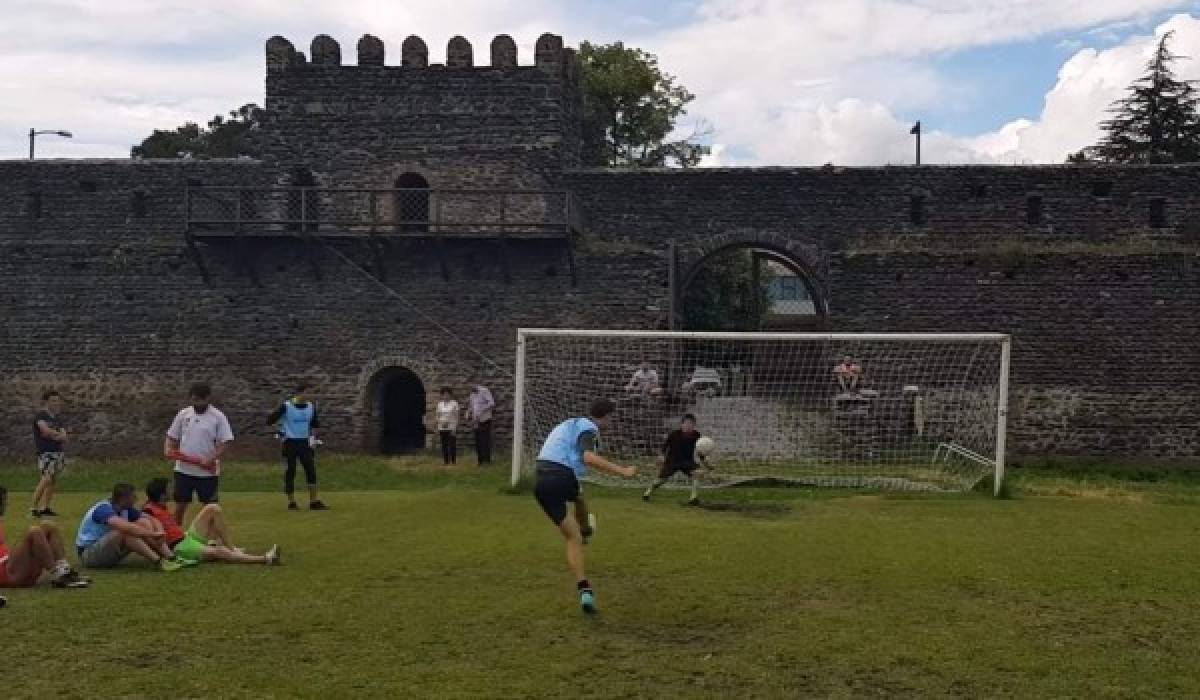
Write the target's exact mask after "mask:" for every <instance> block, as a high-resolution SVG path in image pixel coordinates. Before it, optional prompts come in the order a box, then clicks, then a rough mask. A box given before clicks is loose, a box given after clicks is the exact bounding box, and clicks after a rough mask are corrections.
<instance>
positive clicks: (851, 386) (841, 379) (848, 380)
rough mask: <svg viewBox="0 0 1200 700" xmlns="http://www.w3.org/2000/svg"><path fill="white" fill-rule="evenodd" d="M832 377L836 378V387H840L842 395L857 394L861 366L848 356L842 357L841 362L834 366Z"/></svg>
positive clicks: (861, 371) (861, 374)
mask: <svg viewBox="0 0 1200 700" xmlns="http://www.w3.org/2000/svg"><path fill="white" fill-rule="evenodd" d="M833 375H834V376H835V377H837V381H838V386H839V387H841V389H842V393H844V394H853V393H857V392H858V390H859V389H860V388H861V385H862V379H863V369H862V365H861V364H859V363H858V361H857V360H855V359H854V358H853V357H851V356H850V355H846V356H845V357H843V358H842V361H841V362H839V363H838V364H837V365H836V366H834V368H833Z"/></svg>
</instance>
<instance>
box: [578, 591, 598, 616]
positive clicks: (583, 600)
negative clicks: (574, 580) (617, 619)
mask: <svg viewBox="0 0 1200 700" xmlns="http://www.w3.org/2000/svg"><path fill="white" fill-rule="evenodd" d="M579 607H581V608H583V611H584V612H585V613H587V614H588V615H591V614H592V613H594V612H596V594H595V593H593V592H592V589H590V588H585V589H583V590H582V591H580V592H579Z"/></svg>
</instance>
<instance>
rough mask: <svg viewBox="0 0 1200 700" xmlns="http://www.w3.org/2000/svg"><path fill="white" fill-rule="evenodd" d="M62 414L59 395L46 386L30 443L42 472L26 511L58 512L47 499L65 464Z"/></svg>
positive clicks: (48, 514)
mask: <svg viewBox="0 0 1200 700" xmlns="http://www.w3.org/2000/svg"><path fill="white" fill-rule="evenodd" d="M61 414H62V396H60V395H59V393H58V392H57V391H54V390H53V389H47V390H46V392H45V393H43V394H42V408H41V410H40V411H38V413H37V415H36V416H34V419H33V444H34V447H35V448H36V449H37V455H38V457H37V462H38V472H40V473H41V475H42V476H41V479H40V480H39V481H38V485H37V488H35V489H34V490H33V505H32V506H31V507H30V510H29V514H30V515H32V516H33V517H35V518H38V517H54V516H57V515H58V513H55V512H54V510H53V509H51V508H50V499H52V498H54V489H55V487H56V486H57V485H58V477H60V476H62V473H63V470H64V469H66V467H67V460H66V457H65V452H64V449H65V448H66V443H67V428H66V425H64V424H63V420H62V416H61Z"/></svg>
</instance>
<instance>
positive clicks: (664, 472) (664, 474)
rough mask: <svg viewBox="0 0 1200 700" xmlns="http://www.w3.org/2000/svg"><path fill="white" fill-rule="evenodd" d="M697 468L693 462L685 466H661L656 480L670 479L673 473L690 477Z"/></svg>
mask: <svg viewBox="0 0 1200 700" xmlns="http://www.w3.org/2000/svg"><path fill="white" fill-rule="evenodd" d="M699 468H700V466H699V465H697V464H696V463H694V462H691V463H687V464H663V467H662V469H660V470H658V478H660V479H670V478H671V476H672V475H674V474H675V472H683V473H684V474H687V475H688V476H691V475H692V472H694V471H696V470H697V469H699Z"/></svg>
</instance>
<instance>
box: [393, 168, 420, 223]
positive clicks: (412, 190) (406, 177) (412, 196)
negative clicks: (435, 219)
mask: <svg viewBox="0 0 1200 700" xmlns="http://www.w3.org/2000/svg"><path fill="white" fill-rule="evenodd" d="M393 211H394V212H395V219H394V221H395V224H396V230H398V231H410V232H411V231H428V230H429V181H428V180H426V179H425V178H424V177H422V176H421V175H420V174H418V173H404V174H403V175H401V176H400V177H398V178H396V192H395V202H394V204H393Z"/></svg>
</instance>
